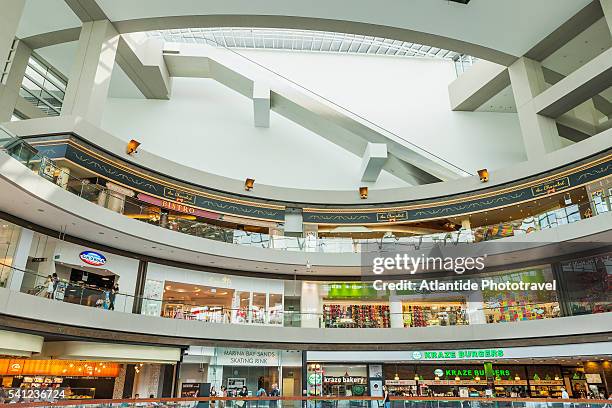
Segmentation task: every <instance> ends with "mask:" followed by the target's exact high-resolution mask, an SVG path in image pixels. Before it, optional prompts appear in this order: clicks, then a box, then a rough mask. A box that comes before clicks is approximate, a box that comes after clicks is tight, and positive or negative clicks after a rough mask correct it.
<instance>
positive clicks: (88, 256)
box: [79, 251, 106, 266]
mask: <svg viewBox="0 0 612 408" xmlns="http://www.w3.org/2000/svg"><path fill="white" fill-rule="evenodd" d="M79 258H80V259H81V261H83V262H85V263H86V264H88V265H91V266H102V265H104V264H105V263H106V257H105V256H104V255H102V254H100V253H98V252H94V251H83V252H81V253H80V254H79Z"/></svg>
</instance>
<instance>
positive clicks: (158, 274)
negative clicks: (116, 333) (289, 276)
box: [142, 263, 285, 325]
mask: <svg viewBox="0 0 612 408" xmlns="http://www.w3.org/2000/svg"><path fill="white" fill-rule="evenodd" d="M284 290H285V287H284V282H283V281H282V280H275V279H252V278H246V277H241V276H230V275H220V274H213V273H207V272H201V271H192V270H185V269H178V268H173V267H170V266H165V265H159V264H154V263H151V264H149V266H148V270H147V280H146V283H145V289H144V298H145V299H144V300H143V307H142V313H143V314H146V315H150V316H163V317H169V318H175V319H190V320H202V321H209V322H216V323H235V324H270V325H282V324H283V307H284V306H283V305H284V302H283V300H284Z"/></svg>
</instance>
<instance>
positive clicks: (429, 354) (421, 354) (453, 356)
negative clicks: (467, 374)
mask: <svg viewBox="0 0 612 408" xmlns="http://www.w3.org/2000/svg"><path fill="white" fill-rule="evenodd" d="M503 356H504V350H503V349H475V350H442V351H413V352H412V359H413V360H470V359H481V358H496V357H503Z"/></svg>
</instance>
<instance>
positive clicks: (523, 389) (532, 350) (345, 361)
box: [304, 342, 612, 398]
mask: <svg viewBox="0 0 612 408" xmlns="http://www.w3.org/2000/svg"><path fill="white" fill-rule="evenodd" d="M611 349H612V343H611V342H605V343H591V344H580V345H555V346H533V347H514V348H495V349H465V350H464V349H449V350H436V351H433V350H431V351H429V350H423V351H420V350H419V351H371V352H368V351H361V352H360V351H356V352H338V351H337V352H327V351H309V352H307V361H308V363H307V366H306V367H305V371H306V377H305V378H306V381H305V384H304V387H305V389H306V390H307V393H308V395H321V396H351V395H373V396H375V395H377V393H379V392H380V391H379V390H380V389H382V385H383V384H384V385H386V386H387V387H388V389H389V392H390V393H391V395H397V396H437V397H466V398H467V397H523V398H560V397H561V392H562V389H563V388H565V389H566V390H567V391H568V393H569V395H570V397H572V398H589V397H590V398H606V397H607V395H609V393H610V392H611V391H612V363H611V362H610V356H609V350H611ZM578 355H579V356H581V358H580V359H577V358H576V357H575V356H578ZM589 356H592V357H589ZM534 361H537V364H534Z"/></svg>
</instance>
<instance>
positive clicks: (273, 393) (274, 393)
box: [270, 383, 280, 408]
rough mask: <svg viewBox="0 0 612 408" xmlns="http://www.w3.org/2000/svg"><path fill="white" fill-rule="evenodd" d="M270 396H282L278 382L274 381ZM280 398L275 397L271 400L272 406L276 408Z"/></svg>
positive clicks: (271, 407)
mask: <svg viewBox="0 0 612 408" xmlns="http://www.w3.org/2000/svg"><path fill="white" fill-rule="evenodd" d="M270 396H271V397H280V390H279V389H278V384H277V383H274V384H272V389H271V390H270ZM277 401H278V400H276V399H273V400H270V408H276V407H277V406H278V402H277Z"/></svg>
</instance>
